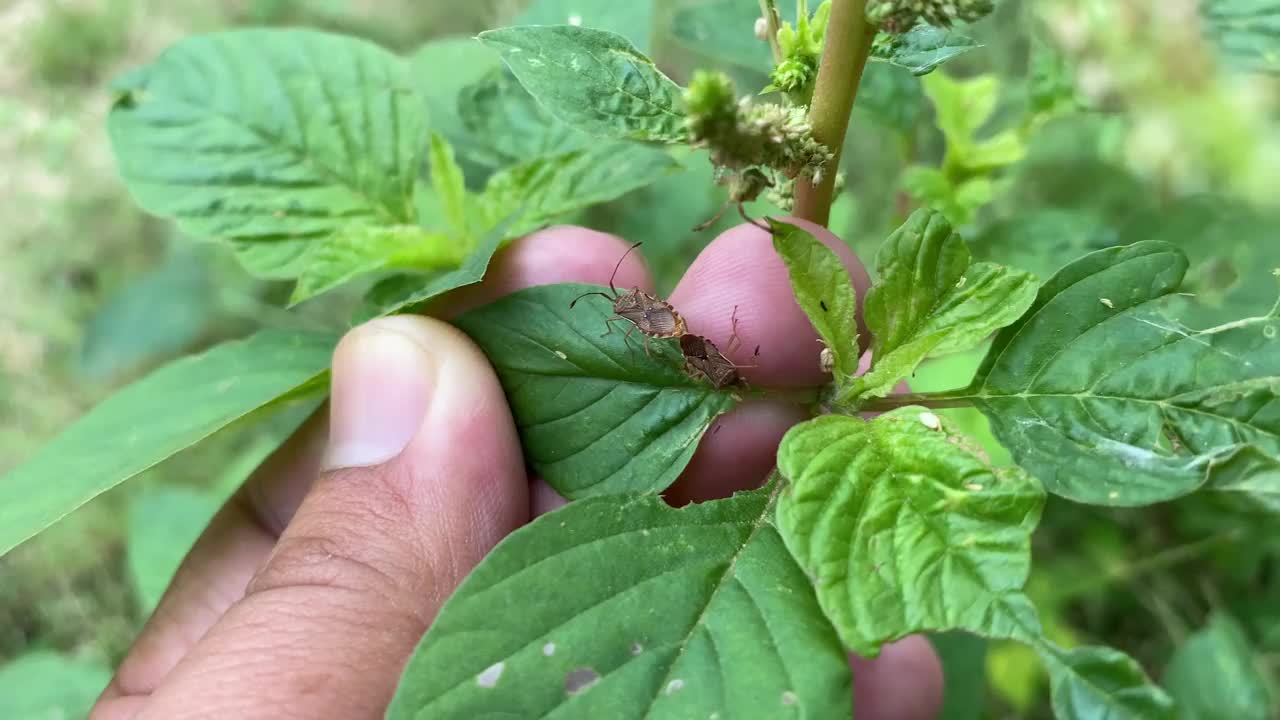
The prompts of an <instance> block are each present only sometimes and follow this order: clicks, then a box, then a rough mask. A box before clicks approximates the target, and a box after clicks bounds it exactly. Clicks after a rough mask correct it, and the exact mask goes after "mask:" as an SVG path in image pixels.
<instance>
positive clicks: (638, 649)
mask: <svg viewBox="0 0 1280 720" xmlns="http://www.w3.org/2000/svg"><path fill="white" fill-rule="evenodd" d="M642 652H644V646H643V645H641V644H640V643H638V642H633V643H631V654H632V655H639V654H640V653H642Z"/></svg>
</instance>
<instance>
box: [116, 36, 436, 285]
mask: <svg viewBox="0 0 1280 720" xmlns="http://www.w3.org/2000/svg"><path fill="white" fill-rule="evenodd" d="M113 88H114V90H115V92H116V96H117V100H116V103H115V105H114V107H113V108H112V110H111V114H110V116H109V118H108V130H109V132H110V135H111V142H112V145H113V147H114V149H115V153H116V160H117V164H118V167H119V171H120V175H121V177H123V178H124V181H125V183H126V184H127V185H128V187H129V190H130V192H132V193H133V196H134V198H135V199H136V200H137V202H138V204H139V205H141V206H142V207H143V208H144V209H146V210H147V211H149V212H152V213H155V214H157V215H164V216H169V217H173V218H175V219H176V220H177V221H178V224H179V226H180V227H182V228H183V229H184V230H185V231H187V232H189V233H191V234H193V235H197V236H200V237H211V238H224V239H230V240H233V241H235V243H234V244H235V246H236V248H237V250H238V251H239V252H240V256H241V260H242V262H244V263H245V265H246V267H248V268H249V270H251V271H252V272H254V273H257V274H260V275H267V276H272V277H293V276H295V275H296V273H297V272H298V271H299V270H300V265H299V260H300V258H301V256H302V254H303V253H304V251H305V249H306V248H307V245H308V244H309V243H310V242H311V241H313V240H315V239H318V238H322V237H326V236H328V235H331V234H333V233H334V232H335V231H336V230H338V229H340V228H343V227H346V226H348V225H353V224H363V225H395V224H413V223H414V222H415V221H416V219H417V218H416V217H415V210H414V208H415V203H414V193H415V179H416V176H417V171H418V165H419V161H420V160H421V157H422V144H423V143H422V140H423V135H424V133H425V128H426V113H425V111H424V109H423V107H424V104H423V102H422V99H421V97H420V96H419V95H418V94H417V92H416V91H415V88H414V85H413V83H412V82H411V80H410V78H409V76H408V73H407V72H406V70H405V67H404V64H403V63H402V61H401V60H400V59H399V58H397V57H396V56H395V55H392V54H391V53H390V52H387V51H385V50H383V49H382V48H379V47H377V46H376V45H372V44H370V43H368V42H365V41H362V40H357V39H354V38H347V37H341V36H337V35H330V34H326V33H321V32H314V31H309V30H235V31H229V32H222V33H216V34H212V35H203V36H197V37H193V38H189V39H187V40H184V41H182V42H180V43H178V44H177V45H174V46H173V47H171V48H169V49H168V50H166V51H165V52H164V53H163V54H162V55H161V56H160V57H159V58H158V59H157V60H156V61H155V62H153V63H152V64H151V65H148V66H146V67H143V68H140V69H138V70H134V71H133V72H130V73H128V74H127V75H125V76H124V77H122V78H120V79H119V80H117V81H116V83H115V84H114V86H113Z"/></svg>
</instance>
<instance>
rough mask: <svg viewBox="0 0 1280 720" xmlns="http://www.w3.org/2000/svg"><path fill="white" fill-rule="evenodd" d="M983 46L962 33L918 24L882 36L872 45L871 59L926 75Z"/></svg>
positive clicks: (915, 73)
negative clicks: (902, 30) (949, 61)
mask: <svg viewBox="0 0 1280 720" xmlns="http://www.w3.org/2000/svg"><path fill="white" fill-rule="evenodd" d="M980 47H982V45H980V44H978V43H977V42H975V41H974V40H973V39H972V38H968V37H965V36H964V35H960V34H959V33H956V32H952V31H950V30H945V29H943V28H937V27H933V26H931V25H917V26H915V27H913V28H911V29H910V30H908V31H907V32H905V33H903V34H901V35H888V34H884V33H881V34H880V35H879V36H877V37H876V41H875V44H874V45H873V46H872V50H871V59H872V60H879V61H881V62H887V63H890V64H893V65H897V66H898V67H903V68H906V69H908V70H910V71H911V73H912V74H914V75H927V74H928V73H931V72H933V71H934V70H936V69H938V66H939V65H942V63H944V62H947V61H948V60H952V59H954V58H956V57H958V56H960V55H963V54H965V53H967V52H969V51H970V50H975V49H977V48H980Z"/></svg>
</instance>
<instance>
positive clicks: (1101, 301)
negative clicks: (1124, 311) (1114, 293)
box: [1098, 298, 1116, 310]
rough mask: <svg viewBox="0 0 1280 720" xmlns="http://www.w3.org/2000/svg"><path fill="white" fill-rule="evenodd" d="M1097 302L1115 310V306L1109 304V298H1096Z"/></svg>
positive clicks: (1111, 303)
mask: <svg viewBox="0 0 1280 720" xmlns="http://www.w3.org/2000/svg"><path fill="white" fill-rule="evenodd" d="M1098 302H1100V303H1102V304H1103V305H1106V306H1107V307H1109V308H1111V309H1112V310H1115V309H1116V304H1115V303H1113V302H1111V298H1098Z"/></svg>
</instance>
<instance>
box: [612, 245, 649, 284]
mask: <svg viewBox="0 0 1280 720" xmlns="http://www.w3.org/2000/svg"><path fill="white" fill-rule="evenodd" d="M640 245H641V243H636V244H635V245H632V246H631V247H629V248H627V251H626V252H624V253H622V257H620V258H618V264H617V265H614V266H613V274H612V275H610V276H609V289H610V290H612V291H613V294H614V295H617V294H618V289H617V288H615V287H614V286H613V278H614V277H616V276H617V274H618V268H620V267H622V261H623V260H626V259H627V256H628V255H630V254H631V251H632V250H635V249H636V248H638V247H640Z"/></svg>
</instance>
